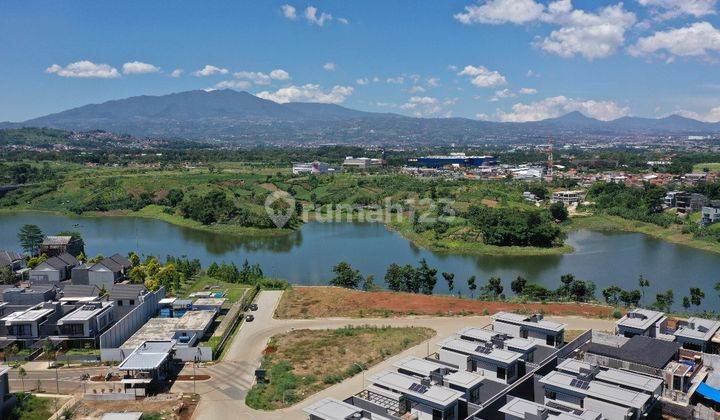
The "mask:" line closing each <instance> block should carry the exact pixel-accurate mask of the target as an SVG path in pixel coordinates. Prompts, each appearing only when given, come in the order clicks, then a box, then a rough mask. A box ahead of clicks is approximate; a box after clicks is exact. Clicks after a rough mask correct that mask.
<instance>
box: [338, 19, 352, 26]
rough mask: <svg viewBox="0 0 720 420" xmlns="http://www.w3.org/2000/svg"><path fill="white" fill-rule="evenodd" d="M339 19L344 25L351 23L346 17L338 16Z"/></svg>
mask: <svg viewBox="0 0 720 420" xmlns="http://www.w3.org/2000/svg"><path fill="white" fill-rule="evenodd" d="M337 21H338V22H340V23H342V24H343V25H347V24H348V23H350V21H349V20H347V19H345V18H338V19H337Z"/></svg>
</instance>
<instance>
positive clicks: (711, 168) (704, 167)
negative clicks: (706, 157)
mask: <svg viewBox="0 0 720 420" xmlns="http://www.w3.org/2000/svg"><path fill="white" fill-rule="evenodd" d="M692 170H693V172H705V171H708V172H720V162H710V163H697V164H695V165H693V169H692Z"/></svg>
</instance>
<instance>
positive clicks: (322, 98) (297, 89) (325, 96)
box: [257, 83, 354, 104]
mask: <svg viewBox="0 0 720 420" xmlns="http://www.w3.org/2000/svg"><path fill="white" fill-rule="evenodd" d="M353 91H354V88H353V87H352V86H337V85H336V86H333V88H332V89H330V91H328V92H324V91H323V90H322V89H320V85H316V84H310V83H308V84H306V85H302V86H295V85H292V86H288V87H284V88H281V89H278V90H277V91H275V92H269V91H263V92H260V93H258V94H257V96H258V97H260V98H263V99H269V100H271V101H275V102H278V103H281V104H284V103H287V102H320V103H330V104H338V103H342V102H344V101H345V99H346V98H347V97H348V96H350V95H352V93H353Z"/></svg>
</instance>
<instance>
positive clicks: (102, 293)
mask: <svg viewBox="0 0 720 420" xmlns="http://www.w3.org/2000/svg"><path fill="white" fill-rule="evenodd" d="M109 295H110V292H108V289H107V288H106V287H105V285H104V284H103V285H102V287H101V288H100V292H99V293H98V297H101V298H104V297H105V296H109Z"/></svg>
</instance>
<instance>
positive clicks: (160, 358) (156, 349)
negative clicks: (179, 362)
mask: <svg viewBox="0 0 720 420" xmlns="http://www.w3.org/2000/svg"><path fill="white" fill-rule="evenodd" d="M173 345H175V342H174V341H172V340H170V341H145V342H143V343H142V344H140V345H139V346H138V347H137V348H136V349H135V350H134V351H133V352H132V353H130V355H129V356H128V357H126V358H125V360H123V361H122V362H121V363H120V365H119V366H118V369H119V370H153V369H157V368H158V367H160V365H162V363H163V362H164V361H165V360H166V359H167V358H168V357H169V356H170V351H171V350H172V348H173Z"/></svg>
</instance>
